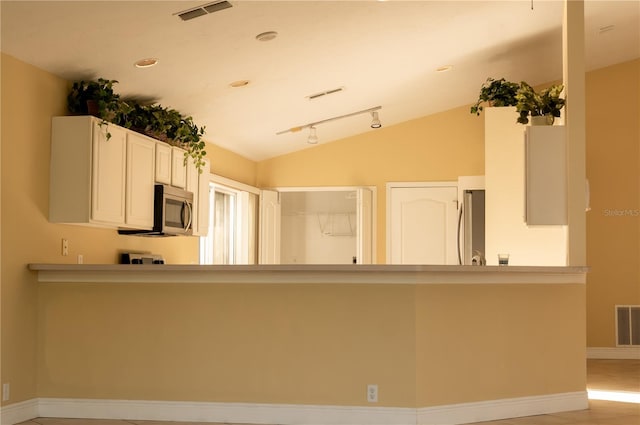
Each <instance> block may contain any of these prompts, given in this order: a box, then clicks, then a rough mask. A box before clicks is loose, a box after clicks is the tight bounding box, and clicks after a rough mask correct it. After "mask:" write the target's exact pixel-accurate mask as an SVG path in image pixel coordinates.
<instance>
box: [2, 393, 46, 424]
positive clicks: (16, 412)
mask: <svg viewBox="0 0 640 425" xmlns="http://www.w3.org/2000/svg"><path fill="white" fill-rule="evenodd" d="M37 417H38V399H35V398H34V399H31V400H27V401H22V402H20V403H14V404H9V405H7V406H2V408H0V424H2V425H13V424H17V423H20V422H24V421H28V420H29V419H33V418H37Z"/></svg>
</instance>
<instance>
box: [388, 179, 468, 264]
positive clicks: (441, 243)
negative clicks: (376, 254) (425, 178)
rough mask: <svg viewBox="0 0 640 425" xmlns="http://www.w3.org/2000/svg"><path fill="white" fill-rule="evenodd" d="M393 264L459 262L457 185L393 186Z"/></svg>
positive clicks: (391, 214) (391, 249)
mask: <svg viewBox="0 0 640 425" xmlns="http://www.w3.org/2000/svg"><path fill="white" fill-rule="evenodd" d="M389 192H390V193H389V201H388V202H389V203H390V209H389V211H390V217H389V223H390V235H389V249H390V252H389V259H390V261H391V264H458V259H457V253H456V224H457V223H456V219H457V214H456V212H457V196H458V195H457V187H456V186H433V187H392V188H391V189H390V191H389Z"/></svg>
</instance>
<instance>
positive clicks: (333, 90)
mask: <svg viewBox="0 0 640 425" xmlns="http://www.w3.org/2000/svg"><path fill="white" fill-rule="evenodd" d="M342 90H344V87H338V88H337V89H332V90H326V91H323V92H320V93H314V94H310V95H309V96H307V99H309V100H314V99H317V98H319V97H323V96H326V95H328V94H334V93H340V92H341V91H342Z"/></svg>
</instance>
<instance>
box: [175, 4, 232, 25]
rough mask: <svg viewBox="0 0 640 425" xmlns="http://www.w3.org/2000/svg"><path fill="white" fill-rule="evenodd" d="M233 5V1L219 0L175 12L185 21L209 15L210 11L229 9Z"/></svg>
mask: <svg viewBox="0 0 640 425" xmlns="http://www.w3.org/2000/svg"><path fill="white" fill-rule="evenodd" d="M230 7H231V3H229V2H228V1H217V2H214V3H209V4H205V5H204V6H198V7H196V8H193V9H189V10H184V11H182V12H178V13H175V15H178V16H179V17H180V19H182V20H183V21H188V20H190V19H194V18H198V17H200V16H204V15H208V14H209V13H214V12H218V11H220V10H224V9H228V8H230Z"/></svg>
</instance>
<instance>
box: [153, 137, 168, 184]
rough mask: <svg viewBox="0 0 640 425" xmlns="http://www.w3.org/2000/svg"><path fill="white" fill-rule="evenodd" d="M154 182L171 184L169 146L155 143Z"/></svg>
mask: <svg viewBox="0 0 640 425" xmlns="http://www.w3.org/2000/svg"><path fill="white" fill-rule="evenodd" d="M156 182H158V183H164V184H171V146H169V145H168V144H166V143H163V142H157V143H156Z"/></svg>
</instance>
